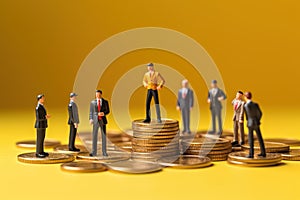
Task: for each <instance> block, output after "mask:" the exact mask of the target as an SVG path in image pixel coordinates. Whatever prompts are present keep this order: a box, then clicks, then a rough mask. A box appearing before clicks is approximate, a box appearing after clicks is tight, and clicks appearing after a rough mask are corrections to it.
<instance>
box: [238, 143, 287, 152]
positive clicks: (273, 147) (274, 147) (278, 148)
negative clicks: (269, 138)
mask: <svg viewBox="0 0 300 200" xmlns="http://www.w3.org/2000/svg"><path fill="white" fill-rule="evenodd" d="M264 144H265V149H266V152H267V153H281V152H289V150H290V146H288V145H286V144H282V143H277V142H264ZM242 149H243V150H248V149H250V146H249V144H246V145H242ZM254 150H260V147H259V142H258V141H256V142H254Z"/></svg>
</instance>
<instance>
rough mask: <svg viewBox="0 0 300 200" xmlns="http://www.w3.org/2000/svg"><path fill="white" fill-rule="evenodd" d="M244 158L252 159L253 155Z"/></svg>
mask: <svg viewBox="0 0 300 200" xmlns="http://www.w3.org/2000/svg"><path fill="white" fill-rule="evenodd" d="M246 158H254V156H253V155H248V156H246Z"/></svg>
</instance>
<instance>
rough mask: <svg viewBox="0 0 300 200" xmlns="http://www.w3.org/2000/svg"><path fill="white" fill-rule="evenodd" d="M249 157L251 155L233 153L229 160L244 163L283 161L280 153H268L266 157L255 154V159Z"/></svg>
mask: <svg viewBox="0 0 300 200" xmlns="http://www.w3.org/2000/svg"><path fill="white" fill-rule="evenodd" d="M248 155H249V153H247V152H233V153H230V154H229V155H228V158H230V159H231V160H235V161H238V162H244V163H273V162H280V161H281V159H282V157H281V154H279V153H267V154H266V157H260V156H257V154H255V155H254V158H247V156H248Z"/></svg>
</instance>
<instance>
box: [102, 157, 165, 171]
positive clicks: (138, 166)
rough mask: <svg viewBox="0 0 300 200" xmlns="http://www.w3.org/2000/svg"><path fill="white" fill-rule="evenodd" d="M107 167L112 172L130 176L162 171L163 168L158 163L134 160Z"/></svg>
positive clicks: (114, 163) (115, 163)
mask: <svg viewBox="0 0 300 200" xmlns="http://www.w3.org/2000/svg"><path fill="white" fill-rule="evenodd" d="M107 166H108V168H109V169H110V170H113V171H117V172H123V173H130V174H145V173H152V172H157V171H160V170H162V166H161V165H160V164H158V163H155V162H146V161H140V160H132V159H130V160H125V161H118V162H113V163H109V164H107Z"/></svg>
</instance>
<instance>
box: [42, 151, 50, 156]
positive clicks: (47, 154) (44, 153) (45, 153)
mask: <svg viewBox="0 0 300 200" xmlns="http://www.w3.org/2000/svg"><path fill="white" fill-rule="evenodd" d="M41 154H43V155H45V156H46V157H47V156H49V153H47V152H43V153H41Z"/></svg>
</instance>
